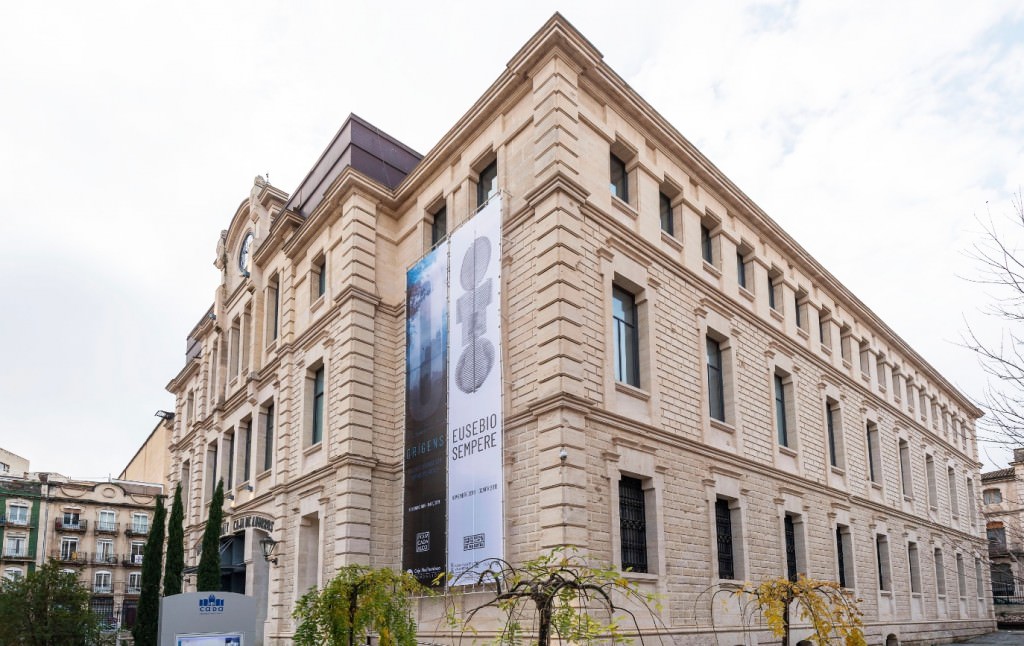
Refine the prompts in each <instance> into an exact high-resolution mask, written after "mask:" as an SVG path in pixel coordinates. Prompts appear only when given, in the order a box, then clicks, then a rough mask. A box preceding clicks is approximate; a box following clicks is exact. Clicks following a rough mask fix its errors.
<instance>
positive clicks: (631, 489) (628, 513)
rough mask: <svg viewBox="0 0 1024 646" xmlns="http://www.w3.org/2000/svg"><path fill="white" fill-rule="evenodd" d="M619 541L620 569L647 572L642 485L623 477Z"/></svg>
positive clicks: (645, 510)
mask: <svg viewBox="0 0 1024 646" xmlns="http://www.w3.org/2000/svg"><path fill="white" fill-rule="evenodd" d="M619 540H620V543H621V545H622V569H623V570H627V569H629V570H632V571H633V572H646V571H647V509H646V504H645V502H644V489H643V483H642V482H641V481H640V480H638V479H637V478H630V477H627V476H623V477H622V478H621V479H620V480H619Z"/></svg>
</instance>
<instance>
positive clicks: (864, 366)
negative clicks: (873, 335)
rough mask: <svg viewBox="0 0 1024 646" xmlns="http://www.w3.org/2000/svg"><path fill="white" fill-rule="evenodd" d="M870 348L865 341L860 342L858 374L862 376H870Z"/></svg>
mask: <svg viewBox="0 0 1024 646" xmlns="http://www.w3.org/2000/svg"><path fill="white" fill-rule="evenodd" d="M870 371H871V348H870V346H869V345H868V342H867V341H861V342H860V372H861V374H862V375H869V374H871V372H870Z"/></svg>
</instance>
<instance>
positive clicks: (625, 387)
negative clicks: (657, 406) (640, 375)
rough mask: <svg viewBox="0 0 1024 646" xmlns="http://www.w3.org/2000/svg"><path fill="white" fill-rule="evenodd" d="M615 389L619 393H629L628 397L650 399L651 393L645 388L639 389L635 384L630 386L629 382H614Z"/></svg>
mask: <svg viewBox="0 0 1024 646" xmlns="http://www.w3.org/2000/svg"><path fill="white" fill-rule="evenodd" d="M615 390H617V391H618V392H620V393H623V394H626V395H629V396H630V397H636V398H637V399H641V400H643V401H645V402H646V401H650V400H651V394H650V393H649V392H647V391H646V390H641V389H640V388H637V387H636V386H630V385H629V384H627V383H624V382H621V381H616V382H615Z"/></svg>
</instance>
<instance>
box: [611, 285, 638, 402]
mask: <svg viewBox="0 0 1024 646" xmlns="http://www.w3.org/2000/svg"><path fill="white" fill-rule="evenodd" d="M612 317H613V319H614V320H613V324H614V328H615V329H614V335H613V336H614V343H615V380H616V381H620V382H622V383H624V384H629V385H630V386H635V387H637V388H639V387H640V336H639V331H638V330H637V312H636V299H635V298H634V296H633V295H632V294H630V293H629V292H627V291H626V290H624V289H622V288H621V287H613V288H612Z"/></svg>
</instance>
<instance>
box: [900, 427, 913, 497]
mask: <svg viewBox="0 0 1024 646" xmlns="http://www.w3.org/2000/svg"><path fill="white" fill-rule="evenodd" d="M899 452H900V483H901V484H902V485H903V497H904V498H912V497H913V496H914V484H913V481H912V480H911V472H910V445H909V444H907V441H906V440H900V441H899Z"/></svg>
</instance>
